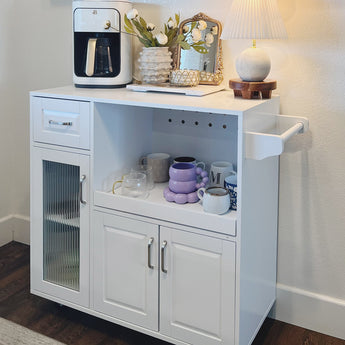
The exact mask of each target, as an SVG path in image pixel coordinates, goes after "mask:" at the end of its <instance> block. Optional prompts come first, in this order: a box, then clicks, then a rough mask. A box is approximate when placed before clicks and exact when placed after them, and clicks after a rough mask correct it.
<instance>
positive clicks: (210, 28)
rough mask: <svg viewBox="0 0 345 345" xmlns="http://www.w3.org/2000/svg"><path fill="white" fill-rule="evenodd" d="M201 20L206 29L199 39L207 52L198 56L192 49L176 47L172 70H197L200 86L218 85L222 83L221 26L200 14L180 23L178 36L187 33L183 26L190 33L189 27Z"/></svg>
mask: <svg viewBox="0 0 345 345" xmlns="http://www.w3.org/2000/svg"><path fill="white" fill-rule="evenodd" d="M201 20H202V21H204V22H205V23H206V24H207V27H206V28H205V29H204V30H202V38H201V39H202V41H204V42H205V47H206V48H207V50H208V52H207V53H206V54H200V53H198V52H197V51H195V50H194V49H188V50H187V49H182V48H181V47H180V46H178V47H177V49H176V51H175V54H174V55H173V68H174V69H181V70H183V69H187V70H199V71H200V82H199V83H200V84H207V85H219V84H220V83H221V82H222V81H223V72H222V71H223V56H222V46H221V40H220V36H221V33H222V24H221V23H220V22H219V21H218V20H215V19H212V18H210V17H208V16H207V15H206V14H204V13H201V12H200V13H198V14H196V15H195V16H194V17H192V18H188V19H185V20H184V21H182V22H181V24H180V26H179V34H184V32H185V31H187V30H186V28H185V26H187V28H188V29H189V31H190V29H191V27H192V26H194V25H195V23H196V22H199V21H201ZM184 28H185V31H184Z"/></svg>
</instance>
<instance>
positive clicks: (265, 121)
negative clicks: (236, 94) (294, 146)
mask: <svg viewBox="0 0 345 345" xmlns="http://www.w3.org/2000/svg"><path fill="white" fill-rule="evenodd" d="M258 121H260V124H258ZM248 123H249V124H250V125H248V124H247V128H246V131H245V133H244V135H245V145H246V150H245V152H246V158H249V159H256V160H261V159H264V158H267V157H273V156H279V155H280V154H282V153H283V152H284V145H285V143H286V142H287V141H288V140H290V139H291V138H292V137H293V136H294V135H296V134H300V133H305V132H306V131H308V128H309V121H308V119H306V118H304V117H295V116H287V115H272V114H256V115H255V117H254V118H253V119H251V120H248ZM255 126H258V129H254V130H248V128H250V127H252V128H253V127H255Z"/></svg>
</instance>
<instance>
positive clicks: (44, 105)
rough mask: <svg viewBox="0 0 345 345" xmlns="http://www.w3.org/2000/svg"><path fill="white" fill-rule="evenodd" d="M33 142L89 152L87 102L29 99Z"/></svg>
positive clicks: (88, 108)
mask: <svg viewBox="0 0 345 345" xmlns="http://www.w3.org/2000/svg"><path fill="white" fill-rule="evenodd" d="M31 107H32V108H31V110H32V116H33V139H34V141H37V142H42V143H47V144H54V145H62V146H68V147H75V148H80V149H86V150H88V149H90V103H89V102H79V101H68V100H64V99H53V98H41V97H32V99H31Z"/></svg>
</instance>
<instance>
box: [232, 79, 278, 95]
mask: <svg viewBox="0 0 345 345" xmlns="http://www.w3.org/2000/svg"><path fill="white" fill-rule="evenodd" d="M229 87H230V89H233V90H234V95H235V97H242V98H245V99H254V98H255V99H256V98H271V95H272V90H275V89H276V88H277V82H276V81H275V80H269V79H267V80H264V81H243V80H241V79H230V80H229Z"/></svg>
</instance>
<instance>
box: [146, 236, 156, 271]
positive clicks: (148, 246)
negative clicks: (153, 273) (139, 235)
mask: <svg viewBox="0 0 345 345" xmlns="http://www.w3.org/2000/svg"><path fill="white" fill-rule="evenodd" d="M153 240H154V239H153V237H151V238H150V239H149V243H148V244H147V266H148V267H149V268H150V269H152V270H153V269H154V266H153V265H152V264H151V247H152V244H153Z"/></svg>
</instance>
